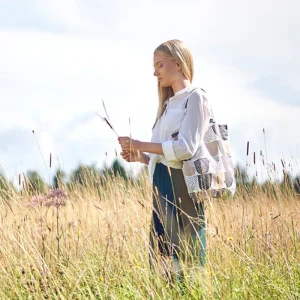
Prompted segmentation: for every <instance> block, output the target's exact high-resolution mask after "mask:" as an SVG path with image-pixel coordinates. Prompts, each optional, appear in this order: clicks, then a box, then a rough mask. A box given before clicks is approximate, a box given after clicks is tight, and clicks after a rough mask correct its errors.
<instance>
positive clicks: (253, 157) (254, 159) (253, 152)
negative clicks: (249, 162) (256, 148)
mask: <svg viewBox="0 0 300 300" xmlns="http://www.w3.org/2000/svg"><path fill="white" fill-rule="evenodd" d="M253 163H254V164H255V152H253Z"/></svg>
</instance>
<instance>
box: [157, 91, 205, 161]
mask: <svg viewBox="0 0 300 300" xmlns="http://www.w3.org/2000/svg"><path fill="white" fill-rule="evenodd" d="M210 117H211V115H210V109H209V107H208V103H207V98H206V96H205V95H203V94H202V93H201V92H198V91H197V92H194V93H192V94H191V96H190V97H189V100H188V105H187V112H186V115H185V117H184V119H183V121H182V124H181V127H180V129H179V133H178V140H168V141H165V142H163V143H162V149H163V153H164V156H165V158H166V159H167V160H168V161H174V160H185V159H190V158H191V157H193V156H194V154H195V153H196V151H197V149H198V147H199V145H200V142H201V141H202V140H203V138H204V134H205V132H206V129H207V127H208V124H209V119H210Z"/></svg>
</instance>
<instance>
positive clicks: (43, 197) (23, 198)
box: [0, 171, 300, 299]
mask: <svg viewBox="0 0 300 300" xmlns="http://www.w3.org/2000/svg"><path fill="white" fill-rule="evenodd" d="M100 179H101V178H100V177H99V176H97V175H95V174H92V173H89V172H88V171H86V173H85V174H84V175H83V178H82V181H81V182H80V184H79V183H78V182H76V181H75V182H73V184H71V185H68V186H67V185H66V184H64V183H63V182H60V184H59V189H57V190H49V189H48V190H46V191H45V193H43V194H40V195H34V194H33V193H32V192H29V189H27V188H26V186H25V188H24V189H22V190H19V191H16V190H15V189H11V190H10V191H8V192H7V193H6V197H2V198H3V199H2V200H1V209H0V241H1V242H0V282H1V285H0V298H1V299H299V298H300V195H299V194H297V191H296V190H295V189H294V187H293V186H292V185H290V184H288V183H287V184H283V185H282V184H280V183H276V182H273V183H266V184H265V185H264V186H262V185H259V184H257V183H255V182H252V184H240V185H239V188H238V190H237V193H236V195H235V197H234V198H233V199H212V200H211V201H207V202H206V203H205V206H206V210H205V212H206V219H207V258H206V265H205V267H204V268H201V266H200V265H199V264H196V263H195V264H193V265H192V266H188V265H186V266H184V272H185V279H184V282H183V283H181V284H179V283H178V282H177V281H176V280H175V281H174V280H166V278H165V277H164V276H163V274H162V273H161V272H160V270H159V269H157V270H154V271H153V270H151V269H150V267H149V259H148V243H149V226H150V221H151V212H152V190H151V184H150V181H149V178H148V176H147V173H143V174H142V175H141V177H140V180H139V181H138V182H135V181H128V180H125V179H124V178H123V177H122V176H118V175H117V176H110V177H107V178H106V179H105V180H104V181H103V179H101V180H100Z"/></svg>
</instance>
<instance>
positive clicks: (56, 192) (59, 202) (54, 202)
mask: <svg viewBox="0 0 300 300" xmlns="http://www.w3.org/2000/svg"><path fill="white" fill-rule="evenodd" d="M66 198H67V194H66V193H65V192H64V191H63V190H61V189H53V190H50V191H49V193H48V195H47V199H48V201H47V203H46V204H45V205H46V206H47V207H51V206H53V207H56V208H60V207H61V206H66Z"/></svg>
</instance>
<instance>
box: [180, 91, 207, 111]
mask: <svg viewBox="0 0 300 300" xmlns="http://www.w3.org/2000/svg"><path fill="white" fill-rule="evenodd" d="M197 89H199V88H198V87H196V88H194V89H192V90H191V91H190V92H189V95H190V94H191V93H192V92H194V91H195V90H197ZM200 89H201V90H202V91H203V92H204V93H206V92H205V91H204V89H202V88H200ZM188 101H189V98H187V99H186V102H185V106H184V109H187V104H188Z"/></svg>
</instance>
